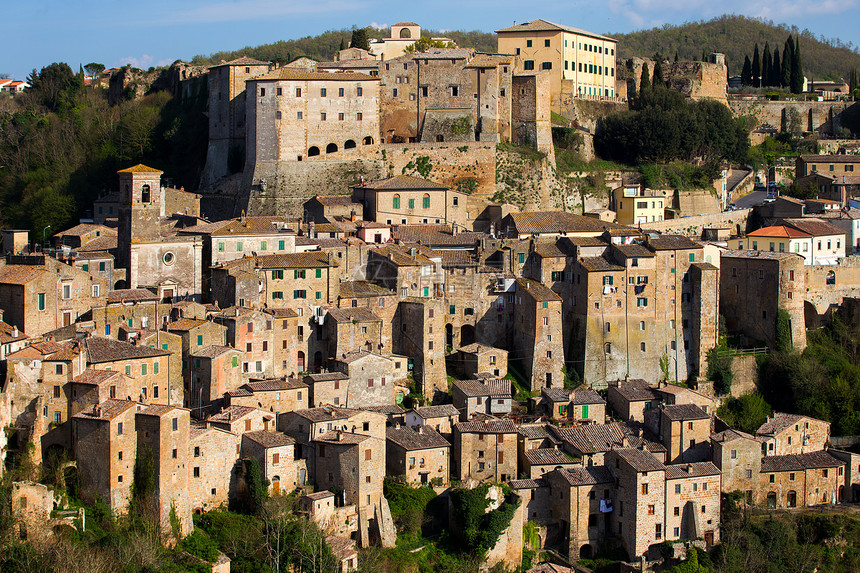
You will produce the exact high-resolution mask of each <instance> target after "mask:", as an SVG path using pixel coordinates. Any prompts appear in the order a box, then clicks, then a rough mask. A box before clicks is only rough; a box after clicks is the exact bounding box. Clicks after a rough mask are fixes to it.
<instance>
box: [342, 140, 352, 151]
mask: <svg viewBox="0 0 860 573" xmlns="http://www.w3.org/2000/svg"><path fill="white" fill-rule="evenodd" d="M343 148H344V149H355V142H354V141H353V140H351V139H347V140H346V143H344V144H343Z"/></svg>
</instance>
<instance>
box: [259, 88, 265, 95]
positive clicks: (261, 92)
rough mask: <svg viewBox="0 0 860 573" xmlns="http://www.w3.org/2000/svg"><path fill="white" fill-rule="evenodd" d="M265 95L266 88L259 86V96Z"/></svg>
mask: <svg viewBox="0 0 860 573" xmlns="http://www.w3.org/2000/svg"><path fill="white" fill-rule="evenodd" d="M265 95H266V88H260V97H263V96H265Z"/></svg>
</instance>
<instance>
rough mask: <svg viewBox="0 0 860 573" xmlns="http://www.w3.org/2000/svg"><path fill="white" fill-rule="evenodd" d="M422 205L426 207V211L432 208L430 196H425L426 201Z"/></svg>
mask: <svg viewBox="0 0 860 573" xmlns="http://www.w3.org/2000/svg"><path fill="white" fill-rule="evenodd" d="M421 203H422V205H421V206H422V207H424V208H425V209H429V208H430V196H429V195H425V196H424V199H423V200H422V201H421Z"/></svg>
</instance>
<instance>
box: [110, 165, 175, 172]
mask: <svg viewBox="0 0 860 573" xmlns="http://www.w3.org/2000/svg"><path fill="white" fill-rule="evenodd" d="M117 173H164V171H162V170H160V169H155V168H153V167H147V166H146V165H144V164H142V163H138V164H137V165H135V166H134V167H128V168H126V169H120V170H119V171H117Z"/></svg>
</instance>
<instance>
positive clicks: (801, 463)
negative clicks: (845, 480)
mask: <svg viewBox="0 0 860 573" xmlns="http://www.w3.org/2000/svg"><path fill="white" fill-rule="evenodd" d="M843 465H845V462H844V461H842V460H840V459H838V458H836V457H834V456H833V455H832V454H830V453H828V452H825V451H823V450H820V451H817V452H809V453H807V454H796V455H787V456H764V457H763V458H762V459H761V473H769V472H787V471H802V470H805V469H817V468H838V467H840V466H843Z"/></svg>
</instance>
